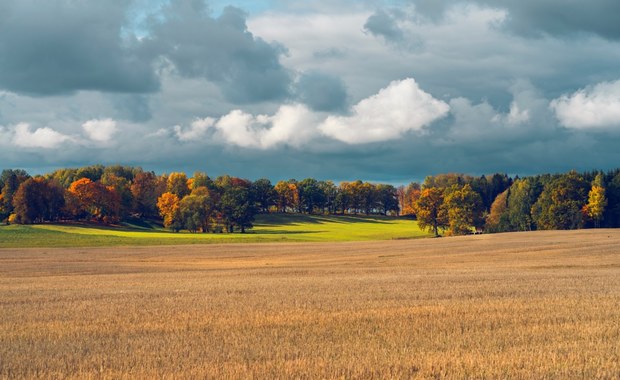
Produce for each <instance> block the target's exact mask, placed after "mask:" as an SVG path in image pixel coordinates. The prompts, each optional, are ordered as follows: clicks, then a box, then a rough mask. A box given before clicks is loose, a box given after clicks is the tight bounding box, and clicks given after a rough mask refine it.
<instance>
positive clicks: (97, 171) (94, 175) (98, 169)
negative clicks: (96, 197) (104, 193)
mask: <svg viewBox="0 0 620 380" xmlns="http://www.w3.org/2000/svg"><path fill="white" fill-rule="evenodd" d="M103 170H104V167H103V165H93V166H85V167H83V168H79V169H77V171H76V173H75V178H76V179H80V178H88V179H90V180H91V181H92V182H96V181H99V180H100V179H101V176H102V175H103ZM74 182H75V181H74ZM72 183H73V182H72Z"/></svg>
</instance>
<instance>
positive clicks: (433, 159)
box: [0, 0, 620, 185]
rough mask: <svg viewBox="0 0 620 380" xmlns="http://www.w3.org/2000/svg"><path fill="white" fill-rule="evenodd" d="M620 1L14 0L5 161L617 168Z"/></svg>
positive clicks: (467, 169) (371, 169) (1, 47)
mask: <svg viewBox="0 0 620 380" xmlns="http://www.w3.org/2000/svg"><path fill="white" fill-rule="evenodd" d="M618 13H620V3H617V2H614V1H610V0H596V1H592V2H589V3H587V4H586V3H583V4H582V3H579V4H564V3H563V2H561V1H558V0H544V1H535V0H528V1H522V2H519V3H517V4H507V3H506V2H503V1H499V0H463V1H457V0H438V1H434V2H428V1H424V0H402V1H399V0H391V1H389V0H374V1H365V2H357V1H352V0H341V1H336V2H325V1H321V0H313V1H308V2H304V3H303V4H295V3H294V2H293V3H289V2H282V1H277V0H262V1H259V2H255V1H246V0H239V1H234V2H233V1H227V0H212V1H202V0H158V1H146V0H130V1H114V2H110V3H106V4H101V3H98V2H94V1H84V2H81V3H79V4H77V3H75V2H69V1H66V0H52V1H49V2H46V3H45V4H38V3H36V2H32V1H17V0H8V1H6V2H3V3H2V4H0V56H3V57H5V59H3V60H2V61H0V166H2V169H10V168H12V169H17V168H23V169H25V170H27V171H28V172H29V173H31V174H44V173H47V172H51V171H53V170H54V169H58V168H66V167H83V166H89V165H93V164H99V163H100V164H102V165H106V166H109V165H114V164H117V163H119V162H122V163H123V164H122V165H127V166H136V167H138V166H139V167H142V168H144V169H145V170H149V171H151V170H152V171H154V172H156V173H158V174H161V173H164V172H171V171H183V172H185V173H187V174H188V175H190V174H191V173H193V172H195V171H206V172H207V173H208V174H210V173H215V175H216V176H217V175H222V174H230V175H235V176H239V177H242V178H248V179H252V180H255V179H258V178H263V177H264V178H269V179H272V178H273V179H274V180H276V181H277V180H279V179H288V178H300V177H301V178H308V177H312V178H317V179H331V180H334V181H335V182H342V181H350V180H353V179H361V180H364V181H369V182H381V183H390V184H402V185H406V184H407V183H409V182H411V181H417V182H421V181H423V180H424V178H425V177H426V176H429V175H437V174H440V173H464V174H468V175H472V176H480V175H482V174H488V173H506V174H509V175H510V176H512V177H514V176H516V175H518V176H520V177H522V176H530V175H536V174H543V173H565V172H568V171H569V170H576V171H578V172H583V171H591V170H602V171H608V170H612V169H614V168H617V167H618V163H617V162H616V161H617V160H618V158H620V154H619V153H618V150H617V146H618V144H619V143H620V133H619V132H620V68H619V67H618V64H617V62H619V61H620V24H618V23H617V20H616V19H615V17H614V15H617V14H618ZM300 173H301V174H302V175H300Z"/></svg>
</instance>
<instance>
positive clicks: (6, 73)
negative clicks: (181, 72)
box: [0, 0, 159, 95]
mask: <svg viewBox="0 0 620 380" xmlns="http://www.w3.org/2000/svg"><path fill="white" fill-rule="evenodd" d="M126 6H127V1H121V0H114V1H106V2H82V1H69V0H49V1H34V0H8V1H2V2H0V88H4V89H7V90H9V91H13V92H18V93H27V94H33V95H50V94H60V93H70V92H74V91H77V90H100V91H111V92H128V93H136V92H142V93H143V92H151V91H155V90H156V89H157V88H158V85H159V84H158V80H157V78H156V76H155V74H154V72H153V70H152V68H151V64H150V62H149V61H148V60H144V59H143V58H142V57H140V55H139V54H138V53H137V49H136V47H137V45H139V42H138V41H137V40H136V39H135V38H132V37H130V36H128V37H127V38H121V31H122V28H123V25H124V23H125V16H124V14H125V8H126Z"/></svg>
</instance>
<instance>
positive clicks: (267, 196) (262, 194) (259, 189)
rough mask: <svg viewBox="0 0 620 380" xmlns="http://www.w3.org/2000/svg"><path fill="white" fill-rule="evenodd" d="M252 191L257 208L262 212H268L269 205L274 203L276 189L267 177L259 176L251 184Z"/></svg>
mask: <svg viewBox="0 0 620 380" xmlns="http://www.w3.org/2000/svg"><path fill="white" fill-rule="evenodd" d="M252 192H253V193H254V194H253V196H254V199H255V200H256V206H257V208H258V209H259V210H260V211H262V212H264V213H268V212H269V207H271V206H272V205H274V204H275V199H276V191H275V189H274V187H273V185H272V184H271V181H270V180H268V179H267V178H260V179H257V180H256V181H254V183H253V184H252Z"/></svg>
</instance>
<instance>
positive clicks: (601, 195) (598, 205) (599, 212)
mask: <svg viewBox="0 0 620 380" xmlns="http://www.w3.org/2000/svg"><path fill="white" fill-rule="evenodd" d="M605 207H607V197H606V196H605V188H604V187H603V186H599V185H592V189H590V192H589V193H588V204H586V205H585V206H584V212H585V214H586V215H587V216H588V217H589V218H590V219H592V221H594V227H596V228H598V227H600V225H601V220H603V213H604V212H605Z"/></svg>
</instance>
